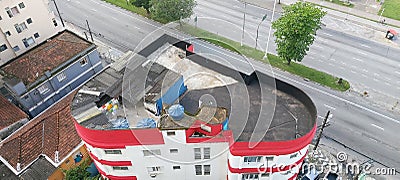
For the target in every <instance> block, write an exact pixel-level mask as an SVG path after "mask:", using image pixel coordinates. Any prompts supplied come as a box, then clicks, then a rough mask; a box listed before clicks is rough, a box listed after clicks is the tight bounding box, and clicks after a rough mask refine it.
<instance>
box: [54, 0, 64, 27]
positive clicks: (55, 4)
mask: <svg viewBox="0 0 400 180" xmlns="http://www.w3.org/2000/svg"><path fill="white" fill-rule="evenodd" d="M52 1H53V3H54V6H55V7H56V10H57V13H58V17H60V21H61V24H62V25H63V27H65V24H64V21H63V19H62V17H61V14H60V11H58V7H57V3H56V0H52Z"/></svg>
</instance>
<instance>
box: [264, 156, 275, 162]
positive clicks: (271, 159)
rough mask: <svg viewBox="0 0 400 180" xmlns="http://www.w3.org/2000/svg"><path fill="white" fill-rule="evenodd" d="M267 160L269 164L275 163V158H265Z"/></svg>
mask: <svg viewBox="0 0 400 180" xmlns="http://www.w3.org/2000/svg"><path fill="white" fill-rule="evenodd" d="M265 160H266V161H268V162H272V161H274V157H265Z"/></svg>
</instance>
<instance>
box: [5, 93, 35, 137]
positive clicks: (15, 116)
mask: <svg viewBox="0 0 400 180" xmlns="http://www.w3.org/2000/svg"><path fill="white" fill-rule="evenodd" d="M24 118H28V115H27V114H25V113H24V112H23V111H22V110H21V109H19V108H18V107H17V106H15V105H14V104H13V103H11V102H9V101H8V100H7V99H6V98H5V97H3V96H1V95H0V130H1V129H3V128H5V127H8V126H10V125H12V124H13V123H15V122H18V121H20V120H21V119H24Z"/></svg>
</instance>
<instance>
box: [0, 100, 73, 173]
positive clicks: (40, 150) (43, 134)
mask: <svg viewBox="0 0 400 180" xmlns="http://www.w3.org/2000/svg"><path fill="white" fill-rule="evenodd" d="M74 95H75V93H72V94H71V95H69V96H67V97H65V98H64V99H63V100H62V101H60V102H59V103H57V104H56V105H55V106H53V107H51V108H50V109H48V110H47V111H46V112H45V113H43V114H42V115H40V116H38V117H36V118H34V119H33V120H31V121H30V122H29V123H28V124H27V125H26V126H24V127H23V128H22V129H20V130H19V131H17V132H16V133H15V134H13V135H11V136H10V137H9V138H8V139H7V140H6V141H5V142H3V143H2V144H1V145H0V146H1V147H0V155H1V156H2V157H3V158H4V159H5V160H7V161H8V162H9V164H10V165H11V166H12V167H14V168H15V169H16V168H17V163H18V162H20V163H21V169H23V168H25V167H26V166H27V165H29V164H30V163H32V162H33V161H34V160H35V159H36V158H38V157H39V155H40V154H46V155H47V156H48V157H49V158H50V159H52V160H53V161H54V157H55V151H56V150H57V149H58V151H59V159H60V160H61V159H63V158H65V157H66V156H67V155H68V153H70V152H71V151H72V150H73V149H74V148H75V147H76V146H77V145H78V144H79V143H80V142H81V139H80V137H79V136H78V134H77V132H76V130H75V126H74V121H75V120H74V118H73V117H72V115H71V110H70V103H71V101H72V99H73V96H74ZM57 117H58V118H57Z"/></svg>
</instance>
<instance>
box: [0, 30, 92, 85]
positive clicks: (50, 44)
mask: <svg viewBox="0 0 400 180" xmlns="http://www.w3.org/2000/svg"><path fill="white" fill-rule="evenodd" d="M90 45H91V43H89V42H88V41H85V40H84V39H82V38H80V37H79V36H77V35H75V34H73V33H71V32H69V31H63V32H61V33H59V34H57V35H55V36H53V37H52V38H50V39H49V40H47V41H46V42H44V43H42V44H40V45H38V46H36V47H35V48H33V49H31V50H30V51H28V52H26V53H24V54H22V55H21V56H19V57H17V58H15V59H14V60H12V61H11V62H10V63H8V64H6V65H5V66H4V67H2V70H3V71H4V72H5V73H6V74H8V75H12V76H15V77H17V78H18V79H20V80H21V81H22V82H23V83H24V84H25V85H29V84H31V83H33V82H35V81H36V80H37V79H38V78H40V77H42V76H43V75H44V73H45V72H46V71H51V70H53V69H54V68H56V67H58V66H59V65H61V64H62V63H64V62H66V61H68V60H69V59H71V58H72V57H74V56H75V55H77V54H78V53H80V52H82V51H84V50H85V49H86V48H88V47H90Z"/></svg>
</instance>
